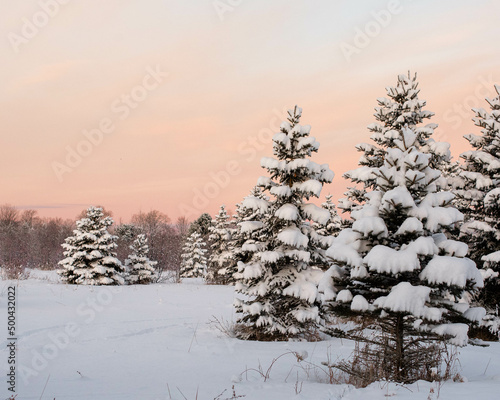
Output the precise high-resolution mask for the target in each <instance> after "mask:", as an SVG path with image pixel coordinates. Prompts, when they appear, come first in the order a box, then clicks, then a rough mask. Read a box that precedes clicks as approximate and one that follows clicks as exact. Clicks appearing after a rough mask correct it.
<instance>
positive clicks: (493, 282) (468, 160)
mask: <svg viewBox="0 0 500 400" xmlns="http://www.w3.org/2000/svg"><path fill="white" fill-rule="evenodd" d="M495 89H496V91H497V93H498V95H499V96H497V97H495V98H494V99H486V101H487V102H488V104H489V106H490V111H486V110H484V109H483V108H479V109H474V110H473V111H474V113H475V118H473V121H474V123H475V125H476V126H478V127H480V128H481V135H474V134H469V135H466V136H465V138H466V139H467V140H468V141H469V143H470V144H471V146H472V147H473V148H474V150H470V151H466V152H465V153H463V154H461V157H462V158H463V159H464V164H463V165H462V171H461V172H460V174H459V177H458V179H455V180H454V184H455V188H456V190H455V193H456V195H457V201H456V205H457V207H458V208H459V210H460V211H462V213H463V214H464V216H465V223H464V224H463V225H462V227H461V234H460V238H461V240H464V241H465V242H467V243H468V245H469V249H470V258H471V259H472V260H474V261H475V262H476V264H477V265H478V267H480V268H481V272H482V273H483V277H484V279H485V282H484V283H485V285H484V289H483V290H482V291H481V292H480V294H479V297H478V300H479V302H480V304H481V305H483V306H484V307H485V308H486V309H487V310H488V312H489V313H490V318H489V319H488V322H487V324H488V325H490V328H492V331H493V332H494V333H496V332H498V322H497V323H495V324H493V325H492V323H493V320H494V319H495V318H491V315H494V316H496V317H498V316H499V302H500V277H499V273H500V188H499V186H500V85H495Z"/></svg>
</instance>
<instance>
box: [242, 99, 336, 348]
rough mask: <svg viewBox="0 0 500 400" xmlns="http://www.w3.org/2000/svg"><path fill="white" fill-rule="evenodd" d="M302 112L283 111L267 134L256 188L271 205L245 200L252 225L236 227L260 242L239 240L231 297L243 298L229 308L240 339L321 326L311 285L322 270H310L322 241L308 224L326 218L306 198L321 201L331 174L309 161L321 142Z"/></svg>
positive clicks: (317, 263)
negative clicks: (240, 256) (263, 173)
mask: <svg viewBox="0 0 500 400" xmlns="http://www.w3.org/2000/svg"><path fill="white" fill-rule="evenodd" d="M301 114H302V110H301V109H300V108H299V107H297V106H296V107H295V108H294V109H293V110H288V119H287V121H285V122H283V123H282V124H281V126H280V132H278V133H276V134H275V135H274V137H273V153H274V156H275V157H274V158H270V157H264V158H262V160H261V166H262V167H263V168H265V169H267V171H268V172H269V174H270V177H261V178H260V179H259V181H258V186H260V187H262V189H264V190H265V191H268V192H269V194H270V196H271V200H266V199H264V198H259V197H255V196H248V197H246V198H245V200H244V201H243V206H244V207H245V208H250V209H252V210H254V212H255V216H256V218H255V220H248V221H243V222H240V223H239V225H240V229H241V231H242V232H244V233H246V232H252V231H256V230H260V233H259V236H260V238H259V239H258V240H255V239H254V240H253V241H252V242H251V243H247V242H245V244H244V245H243V246H244V248H245V250H246V251H248V252H249V254H248V256H247V261H246V262H239V266H238V269H239V273H240V274H241V279H239V280H238V282H237V285H236V290H237V292H239V293H241V294H243V295H245V297H244V298H242V299H238V300H237V301H236V303H235V306H236V311H237V313H238V314H239V318H238V328H237V332H238V335H239V336H240V337H241V338H244V339H257V340H287V339H289V338H293V337H304V336H307V335H308V334H310V333H311V332H312V331H313V330H314V329H315V328H316V327H317V324H318V322H319V321H320V309H319V294H318V291H317V282H318V279H319V276H320V275H321V272H320V271H319V269H313V267H323V266H324V264H325V263H326V259H325V257H324V252H323V250H322V249H321V246H320V241H321V237H320V235H318V234H317V233H316V232H315V230H314V228H313V227H312V226H311V224H310V222H309V221H313V222H318V223H321V224H325V223H326V222H327V221H328V219H329V218H330V213H329V212H328V211H327V210H325V209H323V208H321V207H318V206H316V205H314V204H312V203H308V202H307V200H309V198H311V197H319V195H320V193H321V189H322V187H323V184H325V183H330V182H331V181H332V179H333V172H332V171H331V170H330V169H329V167H328V165H327V164H323V165H319V164H316V163H315V162H313V161H311V160H310V159H309V157H310V156H311V155H312V153H313V152H317V151H318V148H319V143H318V142H317V141H316V140H315V138H313V137H312V136H309V131H310V126H308V125H305V126H302V125H300V124H299V120H300V117H301Z"/></svg>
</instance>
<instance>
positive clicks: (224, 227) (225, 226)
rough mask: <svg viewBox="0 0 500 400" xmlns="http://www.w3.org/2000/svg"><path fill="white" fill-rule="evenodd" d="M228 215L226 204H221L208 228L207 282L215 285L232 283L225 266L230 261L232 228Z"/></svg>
mask: <svg viewBox="0 0 500 400" xmlns="http://www.w3.org/2000/svg"><path fill="white" fill-rule="evenodd" d="M229 218H230V217H229V215H228V214H227V212H226V206H225V205H221V206H220V209H219V212H218V213H217V215H216V216H215V218H214V219H213V220H212V225H211V226H210V228H209V232H210V234H209V236H208V238H209V240H210V249H211V253H210V257H209V259H208V266H207V277H206V280H207V283H212V284H216V285H226V284H228V283H232V282H233V279H232V276H231V275H230V273H229V271H228V270H227V267H228V266H229V265H230V263H231V261H230V259H231V251H230V247H231V246H230V245H231V234H232V231H233V229H232V228H231V227H230V225H231V222H230V221H229Z"/></svg>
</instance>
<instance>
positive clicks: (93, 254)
mask: <svg viewBox="0 0 500 400" xmlns="http://www.w3.org/2000/svg"><path fill="white" fill-rule="evenodd" d="M86 215H87V216H86V218H82V219H80V220H78V221H76V229H75V230H74V231H73V236H70V237H68V238H66V240H65V243H63V245H62V247H63V248H64V250H65V251H64V255H65V256H66V258H65V259H64V260H62V261H60V262H59V265H61V267H62V269H60V270H58V273H59V275H60V276H61V279H62V281H63V282H66V283H73V284H82V285H122V284H123V283H124V279H123V276H122V274H123V272H124V268H123V266H122V264H121V262H120V261H119V260H118V259H117V258H116V253H115V249H116V247H117V245H116V239H117V237H116V236H113V235H111V234H110V233H109V232H108V227H110V226H111V225H112V224H113V219H112V218H111V217H104V213H103V210H102V208H96V207H89V208H88V209H87V214H86Z"/></svg>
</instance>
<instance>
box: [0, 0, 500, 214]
mask: <svg viewBox="0 0 500 400" xmlns="http://www.w3.org/2000/svg"><path fill="white" fill-rule="evenodd" d="M60 3H61V4H60ZM60 3H58V2H57V0H41V1H23V2H11V1H1V2H0V21H1V24H0V36H1V37H2V38H3V40H2V41H1V42H0V53H1V56H2V64H1V66H0V74H1V75H0V76H1V79H0V110H1V111H0V113H1V114H0V115H1V117H2V118H1V121H2V129H1V131H0V135H1V146H0V151H1V156H0V168H1V169H0V171H1V172H2V173H1V180H2V198H1V200H0V203H10V204H12V205H15V206H17V207H20V208H35V209H37V210H38V211H39V214H40V215H42V216H60V217H65V218H66V217H67V218H74V217H75V216H76V215H77V214H78V213H79V212H80V211H81V210H82V209H83V208H85V207H87V206H88V205H91V204H101V205H104V206H105V207H106V208H108V209H110V210H112V211H113V213H114V215H115V217H117V219H119V218H122V219H123V220H124V221H126V220H128V219H129V218H130V216H131V215H132V214H134V213H136V212H138V211H139V210H142V211H149V210H151V209H158V210H160V211H162V212H164V213H166V214H168V215H169V216H170V217H171V218H172V219H175V218H177V217H178V216H180V215H182V214H188V217H189V218H190V219H194V218H196V217H197V216H198V215H199V214H200V213H202V212H205V211H207V212H210V213H212V214H213V213H214V212H215V211H216V210H217V209H218V207H219V205H220V204H222V203H224V204H226V206H227V207H228V208H229V209H231V210H234V205H235V204H236V203H237V202H239V201H241V199H242V198H243V197H244V196H245V195H246V194H247V193H248V191H249V190H250V188H251V187H252V186H253V185H254V184H255V183H256V181H257V178H258V177H259V176H260V175H261V174H265V171H264V170H262V169H261V168H260V166H259V164H260V163H259V160H260V157H262V156H269V155H271V153H272V148H271V142H270V136H271V132H274V131H275V130H276V127H277V126H278V123H279V121H278V119H279V116H280V115H283V110H284V109H286V108H290V107H293V106H294V105H295V104H298V105H299V106H301V107H302V108H303V118H302V121H301V123H302V124H309V125H311V126H312V131H311V132H312V134H313V136H315V137H316V139H317V140H318V141H319V142H320V143H321V147H320V149H319V152H318V153H317V154H316V155H315V156H314V160H315V161H317V162H320V163H329V164H330V167H331V168H332V169H333V170H334V172H335V173H336V177H335V179H334V182H333V183H332V184H331V185H329V186H327V187H325V188H324V190H323V195H325V194H328V193H332V194H333V195H334V199H338V198H339V197H341V195H342V192H343V191H344V190H345V187H346V184H347V182H346V181H345V180H344V179H343V178H342V174H343V173H344V172H345V171H346V170H349V169H352V168H355V167H356V164H357V160H358V158H359V154H358V153H357V152H356V151H355V148H354V146H355V144H356V143H359V142H363V141H369V133H368V130H367V129H366V126H367V125H368V124H370V123H372V122H374V118H373V116H372V115H373V107H374V106H376V99H377V97H382V96H384V95H385V90H384V88H385V87H386V86H391V85H395V83H396V77H397V75H398V74H400V73H406V72H407V71H408V70H411V71H412V72H417V73H418V76H419V81H420V88H421V92H420V97H421V98H423V99H425V100H427V104H428V106H427V109H428V110H431V111H434V112H435V113H436V116H435V117H434V118H433V119H432V122H435V123H438V124H439V128H438V130H437V131H436V133H437V139H438V140H446V141H449V142H450V143H451V144H452V153H453V155H454V156H455V157H457V156H458V155H459V154H460V153H461V152H463V151H465V150H467V149H468V142H466V141H465V140H464V139H462V136H463V135H464V134H466V133H470V132H476V133H477V132H478V130H477V129H476V128H475V127H474V125H473V124H472V122H471V121H470V118H471V117H472V113H471V112H470V111H469V109H470V108H471V107H475V106H485V105H486V103H485V102H484V100H482V99H483V98H484V97H485V96H487V95H488V96H492V95H493V93H494V92H493V83H500V76H499V75H500V68H499V67H500V51H499V50H500V49H499V46H500V44H499V43H500V42H499V41H498V40H497V38H498V37H499V33H500V27H499V24H498V16H499V15H500V3H498V2H495V1H476V2H468V1H453V2H452V1H444V2H440V3H439V4H436V3H437V2H433V1H430V0H429V1H425V0H421V1H413V2H412V1H409V0H401V1H399V2H398V1H397V0H392V1H368V0H367V1H359V2H356V3H355V5H353V3H354V2H348V1H327V0H324V1H315V2H311V1H305V0H304V1H285V0H274V1H272V2H270V1H264V0H252V1H244V0H243V1H241V3H240V5H238V6H231V5H229V4H230V2H228V1H227V0H220V1H212V0H209V1H181V0H177V1H166V0H161V1H160V0H152V1H148V2H143V1H139V0H134V1H132V0H128V1H127V0H120V1H118V0H108V1H106V2H103V1H97V0H86V1H78V0H73V1H68V0H65V1H62V0H60ZM62 3H67V4H62ZM43 4H47V5H49V6H50V7H49V6H42V5H43ZM224 4H225V5H226V6H225V7H223V5H224ZM232 4H236V2H232ZM217 7H219V9H218V10H219V14H218V12H217V9H216V8H217ZM221 7H222V8H221ZM44 9H45V10H46V11H44ZM221 10H222V11H221ZM383 10H385V11H383ZM387 10H389V11H387ZM391 10H392V11H391ZM222 12H223V14H220V13H222ZM49 14H51V15H49ZM381 18H382V20H381ZM35 23H36V24H37V25H38V26H36V25H34V24H35ZM382 25H385V26H382ZM30 27H31V30H30ZM360 31H362V32H363V31H368V33H370V34H371V37H370V36H368V37H367V40H366V39H365V42H364V43H361V44H360V42H359V40H358V41H357V42H356V41H355V40H356V35H358V39H359V33H358V32H360ZM356 43H357V44H359V45H360V46H359V48H357V50H356V52H355V53H352V54H351V55H350V57H346V56H345V54H344V52H343V51H342V48H344V49H345V48H346V45H349V46H354V45H355V44H356ZM347 58H349V59H347ZM152 71H156V72H152ZM99 126H101V128H102V130H107V131H108V133H104V132H103V133H102V137H101V136H100V135H101V134H98V133H95V131H94V136H92V138H93V140H94V142H95V144H92V143H90V145H89V143H88V142H87V143H86V142H85V141H86V140H87V138H86V136H85V134H84V131H92V130H93V129H97V128H99ZM68 149H70V150H68ZM77 150H78V151H81V152H83V153H84V156H81V159H80V160H78V159H76V160H75V159H74V157H73V158H71V157H70V158H69V159H68V160H69V161H70V163H69V164H68V162H67V161H68V160H67V159H66V158H67V155H68V152H71V151H77ZM55 166H56V167H55ZM54 168H56V170H57V171H58V172H56V171H55V170H54ZM204 191H205V192H207V191H208V194H209V196H203V197H204V198H205V201H202V200H204V199H201V198H200V196H199V195H197V193H203V192H204Z"/></svg>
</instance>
